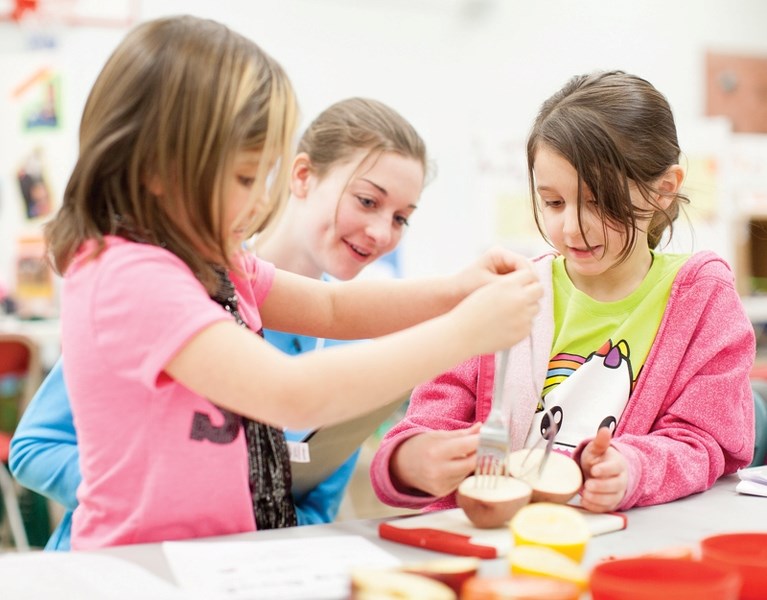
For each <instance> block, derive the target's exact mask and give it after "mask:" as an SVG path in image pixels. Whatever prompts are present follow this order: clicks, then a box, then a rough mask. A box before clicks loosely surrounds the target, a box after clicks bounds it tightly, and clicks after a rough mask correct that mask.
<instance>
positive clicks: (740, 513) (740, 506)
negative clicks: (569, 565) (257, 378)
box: [0, 476, 767, 599]
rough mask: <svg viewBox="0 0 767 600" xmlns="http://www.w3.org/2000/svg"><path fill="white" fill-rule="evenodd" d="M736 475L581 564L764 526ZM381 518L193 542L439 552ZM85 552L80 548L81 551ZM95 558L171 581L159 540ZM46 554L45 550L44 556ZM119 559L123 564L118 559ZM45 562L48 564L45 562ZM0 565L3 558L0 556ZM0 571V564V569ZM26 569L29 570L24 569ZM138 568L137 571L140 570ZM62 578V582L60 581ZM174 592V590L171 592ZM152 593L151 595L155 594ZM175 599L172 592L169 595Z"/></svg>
mask: <svg viewBox="0 0 767 600" xmlns="http://www.w3.org/2000/svg"><path fill="white" fill-rule="evenodd" d="M736 483H737V477H735V476H729V477H726V478H723V479H721V480H720V481H718V482H717V483H716V485H715V486H714V487H713V488H712V489H711V490H709V491H707V492H704V493H702V494H696V495H694V496H690V497H688V498H684V499H682V500H678V501H676V502H672V503H669V504H665V505H661V506H654V507H647V508H638V509H632V510H630V511H627V513H626V514H627V517H628V527H627V528H626V529H625V530H623V531H618V532H613V533H609V534H605V535H602V536H597V537H595V538H592V540H591V541H590V542H589V546H588V549H587V552H586V556H585V558H584V565H585V566H586V567H591V566H593V565H594V564H595V563H597V562H598V561H599V560H600V559H602V558H604V557H606V556H616V555H619V556H629V555H634V554H639V553H644V552H650V551H655V550H660V549H663V548H668V547H671V546H679V545H683V546H688V547H693V548H697V546H698V544H699V542H700V540H701V539H702V538H704V537H706V536H708V535H713V534H716V533H729V532H736V531H767V498H763V497H757V496H745V495H741V494H738V493H737V492H736V491H735V485H736ZM380 521H381V520H380V519H371V520H359V521H346V522H341V523H334V524H330V525H315V526H309V527H296V528H290V529H280V530H272V531H259V532H253V533H247V534H239V535H233V536H226V537H220V538H208V539H205V540H198V541H196V542H195V543H203V544H212V545H214V546H215V544H216V543H219V542H225V541H243V540H255V541H259V540H261V541H263V540H285V539H300V538H309V537H312V538H316V537H323V536H339V535H341V536H362V537H364V538H366V539H368V540H370V541H372V542H373V543H374V544H376V545H377V546H378V547H380V548H382V549H383V550H385V551H387V552H390V553H391V554H394V555H395V556H397V557H398V558H399V559H400V560H402V561H403V562H417V561H422V560H428V559H430V558H436V557H444V556H445V555H444V554H439V553H436V552H432V551H429V550H423V549H420V548H415V547H411V546H405V545H401V544H397V543H394V542H388V541H384V540H381V539H379V538H378V534H377V527H378V524H379V522H380ZM83 555H85V553H83V554H81V555H80V556H83ZM94 555H95V557H99V556H109V557H113V558H118V559H120V561H127V563H129V564H128V566H133V567H139V568H143V569H145V570H146V571H149V572H150V573H153V574H154V575H156V576H159V577H160V578H161V579H162V580H165V581H167V582H171V583H173V582H174V581H173V577H172V575H171V571H170V567H169V565H168V562H167V560H166V558H165V555H164V554H163V550H162V546H161V545H160V544H145V545H134V546H122V547H116V548H110V549H106V550H102V551H100V552H98V553H94ZM48 556H50V555H48ZM30 558H32V560H33V561H39V565H37V567H36V566H35V564H33V565H32V567H33V571H34V572H36V573H42V572H43V571H44V570H45V569H46V568H50V564H51V563H45V558H46V556H45V555H44V554H43V553H36V556H33V557H30ZM121 564H122V563H121ZM46 565H48V567H46ZM0 567H2V559H0ZM0 570H1V569H0ZM27 571H29V569H27ZM139 572H141V571H139ZM507 572H508V568H507V564H506V559H504V558H499V559H495V560H485V561H482V565H481V568H480V575H500V574H505V573H507ZM31 579H32V581H25V582H24V584H23V586H24V587H23V589H24V591H25V592H26V591H29V592H30V594H31V595H29V596H27V597H29V598H37V597H47V596H46V594H50V597H56V598H59V599H61V598H78V597H80V596H81V595H82V590H81V589H77V584H76V583H73V582H74V581H75V580H76V578H74V577H71V578H70V580H69V581H67V577H66V576H63V577H62V576H61V575H57V576H56V577H54V579H56V581H55V583H54V582H46V581H43V580H44V576H42V575H41V576H39V577H33V578H31ZM62 579H63V581H62ZM2 591H3V584H2V581H0V595H2ZM176 593H179V592H174V594H176ZM125 597H130V598H134V597H135V598H141V597H143V595H142V594H141V593H129V595H128V596H125V595H123V596H120V598H125ZM154 597H156V596H154ZM174 598H175V595H174Z"/></svg>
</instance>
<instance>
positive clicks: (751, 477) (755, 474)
mask: <svg viewBox="0 0 767 600" xmlns="http://www.w3.org/2000/svg"><path fill="white" fill-rule="evenodd" d="M738 477H739V478H740V479H741V481H752V482H754V483H758V484H761V485H763V486H767V465H759V466H756V467H746V468H745V469H738Z"/></svg>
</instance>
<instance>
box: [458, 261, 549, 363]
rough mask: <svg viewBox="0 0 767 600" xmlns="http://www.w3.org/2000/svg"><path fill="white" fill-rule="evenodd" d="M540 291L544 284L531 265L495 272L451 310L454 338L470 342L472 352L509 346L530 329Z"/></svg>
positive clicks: (465, 342)
mask: <svg viewBox="0 0 767 600" xmlns="http://www.w3.org/2000/svg"><path fill="white" fill-rule="evenodd" d="M542 295H543V287H542V286H541V284H540V283H539V282H538V278H537V277H536V275H535V274H534V273H533V271H532V270H530V269H524V268H523V269H520V270H518V271H514V272H513V273H508V274H506V275H499V276H497V279H496V281H494V282H493V283H490V284H488V285H485V286H484V287H482V288H480V289H478V290H476V291H475V292H474V293H472V294H471V295H470V296H469V297H468V298H466V299H465V300H464V301H463V302H462V303H461V304H460V305H459V306H458V307H457V308H456V310H454V311H453V312H454V313H455V315H454V316H455V317H457V318H458V322H457V325H456V336H457V337H456V339H457V340H460V343H462V344H470V346H469V347H472V352H473V354H489V353H491V352H495V351H497V350H500V349H502V348H510V347H511V346H513V345H514V344H516V343H517V342H519V341H520V340H522V339H524V338H525V337H526V336H527V335H528V334H529V333H530V330H531V328H532V324H533V317H535V315H536V314H537V313H538V310H539V300H540V298H541V296H542Z"/></svg>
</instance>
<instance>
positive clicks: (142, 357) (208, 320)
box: [91, 244, 230, 388]
mask: <svg viewBox="0 0 767 600" xmlns="http://www.w3.org/2000/svg"><path fill="white" fill-rule="evenodd" d="M104 259H105V260H104V261H103V262H104V265H103V268H101V269H99V274H98V279H97V281H96V282H95V285H94V286H93V294H94V298H95V301H94V302H93V303H92V306H93V307H94V314H93V315H91V319H92V329H91V330H92V331H93V332H94V335H95V338H96V339H95V343H96V344H97V347H98V348H99V352H101V353H103V356H104V357H105V360H106V361H107V363H108V364H110V365H111V366H112V368H113V369H116V370H117V369H125V368H130V369H135V373H133V374H132V377H133V378H138V379H140V380H141V381H142V382H143V384H144V385H146V386H147V387H150V388H151V387H154V386H156V385H157V383H158V378H159V376H160V375H161V374H162V372H163V370H164V369H165V365H166V364H167V363H168V361H169V360H170V359H171V358H172V357H173V356H174V355H175V354H176V353H177V352H178V351H179V350H180V349H181V348H182V347H183V346H184V344H186V343H187V342H188V341H189V339H190V338H192V337H193V336H194V335H195V334H196V333H198V332H199V331H200V330H202V329H203V328H205V327H207V326H209V325H211V324H213V323H214V322H217V321H220V320H225V319H229V318H230V317H229V315H228V314H227V313H226V312H225V311H224V310H223V308H221V306H219V305H218V304H216V303H215V302H214V301H213V300H211V299H210V297H209V296H208V293H207V291H206V290H205V288H204V287H203V286H202V284H201V283H200V282H199V281H198V280H197V278H195V277H194V275H193V274H192V272H191V271H190V270H189V268H188V267H187V266H186V264H184V263H183V262H182V261H181V260H180V259H179V258H178V257H176V256H174V255H173V254H171V253H170V252H167V251H165V250H162V249H158V248H156V247H153V246H144V245H140V244H130V245H124V246H120V247H115V248H112V249H110V250H109V251H108V252H107V253H106V254H105V257H104ZM126 365H130V367H126Z"/></svg>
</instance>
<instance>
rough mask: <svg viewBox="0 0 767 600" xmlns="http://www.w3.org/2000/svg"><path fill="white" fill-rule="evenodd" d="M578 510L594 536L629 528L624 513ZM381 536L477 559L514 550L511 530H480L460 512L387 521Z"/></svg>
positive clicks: (503, 528) (438, 513)
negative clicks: (512, 548)
mask: <svg viewBox="0 0 767 600" xmlns="http://www.w3.org/2000/svg"><path fill="white" fill-rule="evenodd" d="M578 510H579V511H581V513H582V514H583V516H584V517H585V518H586V523H587V524H588V526H589V529H590V530H591V535H601V534H603V533H609V532H611V531H620V530H621V529H625V528H626V525H627V519H626V515H624V514H623V513H603V514H597V513H592V512H588V511H585V510H582V509H578ZM378 535H379V536H380V537H381V538H382V539H385V540H389V541H392V542H399V543H401V544H407V545H408V546H418V547H419V548H426V549H427V550H434V551H436V552H446V553H447V554H458V555H460V556H476V557H478V558H498V557H501V556H504V555H506V554H507V553H508V551H509V549H510V548H511V534H510V533H509V528H508V527H500V528H498V529H477V528H476V527H474V526H473V525H472V524H471V522H470V521H469V520H468V519H467V518H466V515H465V514H464V512H463V510H462V509H460V508H453V509H450V510H440V511H435V512H430V513H425V514H423V515H418V516H415V517H400V518H398V519H392V520H391V521H385V522H383V523H381V524H379V525H378Z"/></svg>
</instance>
